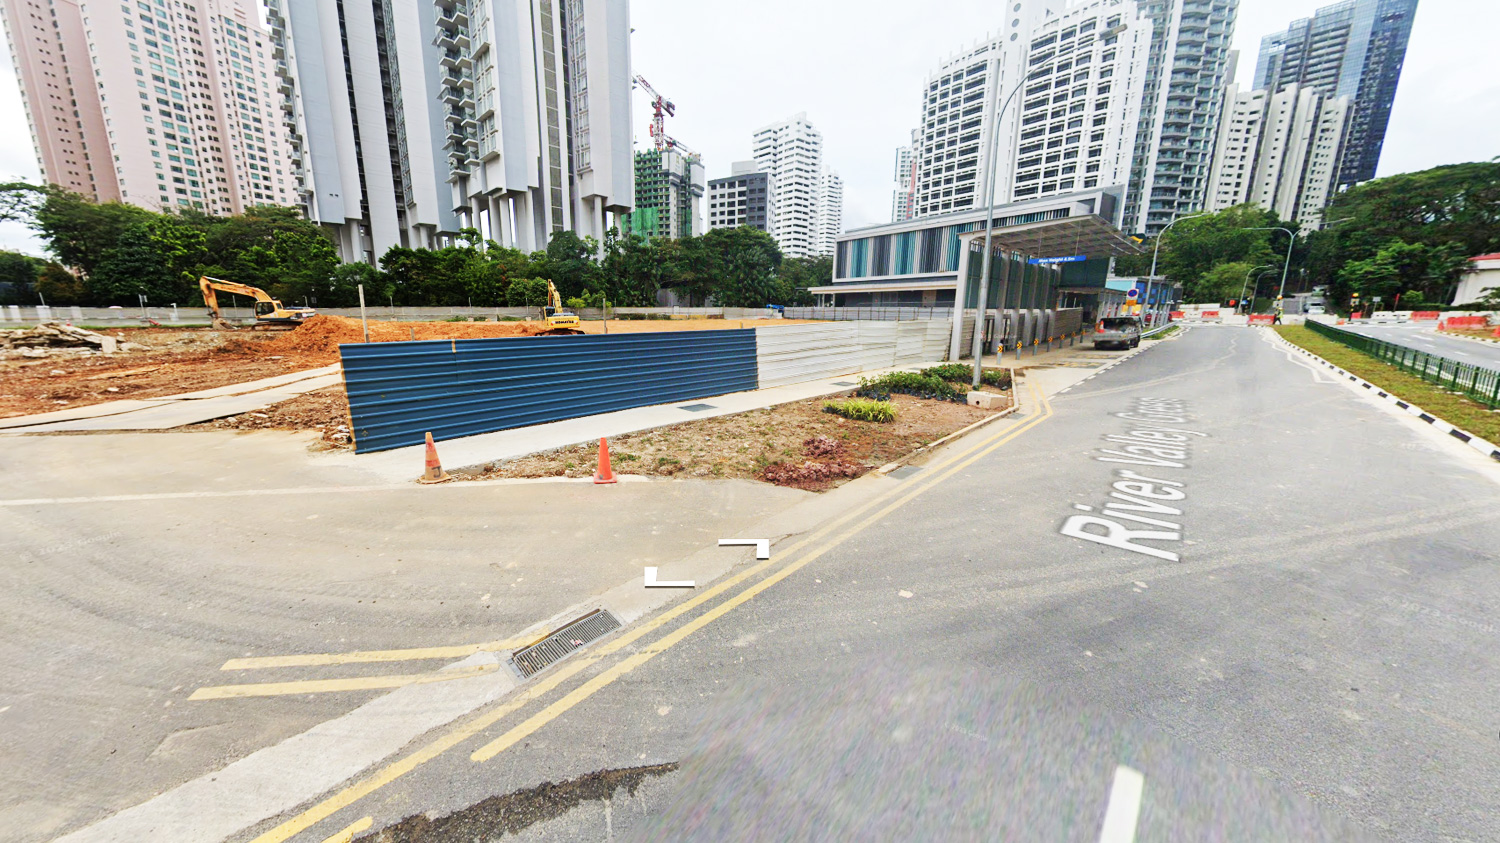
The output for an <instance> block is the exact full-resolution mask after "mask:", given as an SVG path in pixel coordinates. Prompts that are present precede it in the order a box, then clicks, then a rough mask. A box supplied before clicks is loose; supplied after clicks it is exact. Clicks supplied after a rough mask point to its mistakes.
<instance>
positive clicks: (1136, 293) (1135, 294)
mask: <svg viewBox="0 0 1500 843" xmlns="http://www.w3.org/2000/svg"><path fill="white" fill-rule="evenodd" d="M1140 297H1141V291H1140V289H1139V288H1137V287H1131V288H1130V292H1128V293H1126V294H1125V298H1127V299H1138V298H1140Z"/></svg>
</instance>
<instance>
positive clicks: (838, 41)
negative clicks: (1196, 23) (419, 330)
mask: <svg viewBox="0 0 1500 843" xmlns="http://www.w3.org/2000/svg"><path fill="white" fill-rule="evenodd" d="M416 1H417V0H398V2H416ZM1327 4H1328V0H1241V2H1240V12H1239V18H1238V20H1237V22H1236V24H1235V36H1234V45H1235V47H1236V48H1237V49H1238V50H1240V52H1241V59H1240V65H1239V81H1240V82H1241V83H1242V84H1246V85H1248V83H1249V81H1250V77H1251V76H1252V75H1253V72H1254V69H1255V55H1256V52H1257V50H1258V48H1259V45H1260V39H1261V37H1262V36H1264V35H1267V34H1270V33H1272V32H1277V31H1280V30H1282V29H1285V28H1286V25H1287V24H1288V23H1289V22H1291V21H1292V20H1294V19H1296V18H1301V17H1307V16H1309V15H1311V14H1312V13H1313V11H1314V10H1315V9H1317V8H1318V7H1320V6H1324V5H1327ZM630 6H631V12H630V13H631V26H632V27H633V29H634V34H633V35H632V41H631V51H632V56H631V58H632V63H633V64H634V71H635V72H636V73H638V74H640V75H642V76H644V77H645V78H646V79H647V80H649V81H650V82H651V85H652V86H653V87H655V88H656V89H657V90H658V91H659V92H661V93H662V94H663V95H664V96H666V97H667V98H668V99H670V100H672V101H673V102H674V103H675V104H676V106H677V115H676V116H675V117H669V118H667V134H669V135H671V136H672V137H675V138H677V139H678V140H680V141H681V142H682V143H684V144H685V145H687V146H688V147H689V148H691V149H693V150H695V151H697V152H699V153H702V155H703V158H704V165H705V167H706V169H707V172H708V178H718V177H720V176H726V175H728V174H729V166H730V163H731V162H733V161H741V160H747V159H749V158H750V136H751V134H752V133H753V132H754V131H755V130H756V129H758V128H760V127H761V126H765V125H767V124H770V123H774V122H777V121H780V120H784V119H787V118H789V117H791V116H792V115H795V114H797V113H798V112H806V113H807V117H808V119H809V120H810V121H811V122H812V124H813V125H814V126H816V127H817V128H818V130H819V131H820V132H822V133H823V149H824V161H825V163H826V164H827V166H828V167H830V168H831V169H833V170H835V171H837V172H838V173H839V175H840V176H841V177H842V178H843V180H844V225H845V227H846V228H855V227H858V226H862V225H872V224H875V223H881V222H887V221H889V220H890V209H891V191H892V189H893V187H894V185H893V180H894V168H895V150H896V147H898V146H900V145H902V144H905V143H906V142H907V141H908V140H909V138H910V134H911V129H912V128H913V127H915V126H916V123H917V119H918V117H919V107H918V104H919V100H920V92H921V88H922V83H923V80H925V79H926V77H927V74H928V73H930V72H931V71H932V70H934V69H935V68H936V67H937V66H938V65H939V64H940V63H941V62H942V61H943V59H944V58H946V57H947V56H949V55H951V54H953V53H956V52H958V51H959V50H962V49H965V48H967V47H969V46H971V45H973V44H974V43H976V42H978V41H981V40H983V39H984V37H985V33H986V32H988V31H989V30H991V29H996V28H998V27H999V25H1000V20H999V17H1000V15H999V14H998V11H999V9H1000V4H999V3H997V2H995V0H756V2H754V3H736V4H730V3H726V2H723V0H710V2H705V0H633V1H632V2H631V4H630ZM1496 32H1500V2H1496V0H1421V2H1420V4H1419V6H1418V9H1417V19H1416V24H1415V26H1414V27H1413V31H1412V38H1411V43H1410V45H1409V46H1408V48H1407V53H1406V64H1405V68H1404V70H1403V72H1402V77H1401V84H1400V87H1399V89H1398V91H1397V95H1396V103H1395V106H1394V108H1393V110H1392V113H1391V123H1390V128H1389V129H1388V130H1387V133H1386V141H1385V149H1384V151H1383V153H1382V156H1381V161H1380V169H1379V172H1378V175H1381V176H1387V175H1392V174H1395V173H1403V172H1410V171H1413V170H1422V169H1426V168H1428V167H1435V166H1438V165H1440V164H1453V163H1459V162H1464V161H1487V160H1490V159H1492V158H1495V157H1496V156H1500V73H1496V72H1495V68H1496V66H1497V64H1496V59H1495V49H1496V48H1495V46H1494V33H1496ZM634 105H635V110H634V120H635V127H634V128H635V135H636V141H637V148H640V149H644V148H646V147H647V146H648V145H649V144H650V138H649V137H648V135H647V131H646V129H647V126H648V125H649V123H650V120H651V107H650V103H649V100H648V98H647V97H646V95H645V94H644V93H643V92H641V91H636V93H635V95H634ZM12 177H19V178H25V179H30V180H35V179H37V178H38V170H37V163H36V156H35V153H34V152H33V150H32V145H31V136H30V134H29V132H28V131H27V127H26V115H25V111H24V110H23V108H22V105H21V97H20V91H19V88H18V86H17V84H16V80H15V75H14V71H13V70H12V66H11V64H10V62H9V61H5V62H3V63H0V178H4V179H7V180H8V179H10V178H12ZM0 248H5V249H17V250H20V251H25V252H29V253H32V254H41V244H40V243H39V242H38V241H37V240H36V239H35V237H33V236H32V235H31V233H30V232H29V231H28V230H27V229H25V228H24V227H22V226H19V225H16V224H0Z"/></svg>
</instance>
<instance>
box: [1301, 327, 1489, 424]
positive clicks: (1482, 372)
mask: <svg viewBox="0 0 1500 843" xmlns="http://www.w3.org/2000/svg"><path fill="white" fill-rule="evenodd" d="M1307 327H1308V329H1310V330H1311V331H1312V332H1313V333H1315V334H1319V335H1321V336H1323V337H1326V338H1328V339H1330V340H1333V341H1334V342H1336V343H1339V344H1340V345H1345V346H1348V347H1349V348H1352V349H1354V350H1355V351H1359V352H1362V353H1364V354H1368V355H1369V356H1371V357H1374V358H1375V359H1376V360H1379V361H1381V362H1384V363H1389V364H1390V365H1392V366H1395V367H1396V368H1398V369H1400V370H1401V371H1403V372H1406V373H1408V374H1412V375H1416V376H1417V377H1419V378H1421V379H1422V380H1424V381H1427V382H1428V383H1432V384H1436V385H1438V386H1442V387H1446V388H1448V389H1451V390H1452V391H1454V392H1457V393H1460V394H1462V395H1464V396H1467V397H1469V398H1472V399H1474V400H1475V401H1478V402H1479V403H1481V404H1484V405H1485V406H1487V407H1489V408H1490V409H1494V408H1495V407H1500V371H1496V370H1494V369H1486V368H1484V367H1483V366H1476V365H1474V364H1473V363H1460V362H1459V361H1457V360H1452V359H1449V358H1447V357H1441V356H1439V355H1436V354H1428V353H1427V352H1425V351H1418V350H1416V349H1415V348H1407V347H1406V346H1404V345H1396V344H1395V343H1389V342H1385V341H1384V340H1377V339H1375V338H1374V337H1367V336H1364V335H1362V334H1356V333H1353V332H1351V331H1344V330H1340V329H1339V328H1335V327H1333V326H1331V325H1325V324H1323V323H1321V322H1316V321H1313V320H1308V322H1307Z"/></svg>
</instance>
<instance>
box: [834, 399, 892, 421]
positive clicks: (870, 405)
mask: <svg viewBox="0 0 1500 843" xmlns="http://www.w3.org/2000/svg"><path fill="white" fill-rule="evenodd" d="M823 412H825V413H833V414H834V415H836V416H843V417H844V418H846V419H853V420H854V421H865V422H876V423H878V424H890V423H891V422H893V421H895V420H896V408H895V407H892V406H891V405H890V402H887V401H870V400H866V399H864V398H850V399H849V400H847V401H829V402H828V403H826V404H824V405H823Z"/></svg>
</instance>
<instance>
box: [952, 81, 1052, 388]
mask: <svg viewBox="0 0 1500 843" xmlns="http://www.w3.org/2000/svg"><path fill="white" fill-rule="evenodd" d="M1022 60H1023V61H1024V57H1023V59H1022ZM1051 69H1052V66H1051V65H1044V66H1042V67H1039V68H1037V69H1035V70H1031V71H1028V72H1027V73H1026V74H1025V75H1023V76H1022V77H1021V81H1020V82H1018V83H1016V87H1015V88H1013V89H1011V92H1010V95H1009V96H1007V97H1006V98H1005V101H1004V102H1002V103H1001V104H1000V107H999V108H997V109H995V116H994V122H993V123H992V124H991V126H990V148H989V158H988V159H986V160H988V162H989V172H988V173H986V178H985V180H984V205H985V207H986V208H987V209H988V211H987V213H986V214H985V215H984V257H983V258H982V259H981V260H980V264H979V299H978V301H976V302H975V305H976V308H975V311H974V341H973V343H972V344H971V347H970V353H971V354H973V355H974V381H973V384H972V386H973V387H974V388H975V389H978V388H979V380H980V371H981V366H982V365H983V364H984V312H985V310H987V309H988V304H989V302H988V299H989V297H990V248H991V244H992V243H993V242H994V239H995V178H996V177H997V176H998V175H999V173H1000V168H999V167H998V166H996V161H995V157H996V156H997V155H998V154H999V151H998V147H999V145H1000V118H1001V116H1003V115H1004V114H1005V109H1006V108H1008V107H1010V101H1011V100H1013V99H1015V98H1016V94H1019V93H1020V92H1021V89H1022V88H1024V87H1026V83H1027V82H1029V81H1031V79H1032V78H1033V77H1035V76H1036V75H1037V74H1039V73H1043V72H1046V71H1049V70H1051ZM994 76H995V79H996V86H995V90H997V91H998V90H999V89H1000V88H999V78H1000V66H999V60H998V59H997V60H996V64H995V70H994ZM962 286H964V287H967V286H968V284H967V279H965V284H964V285H962ZM957 292H958V290H957V287H955V288H954V294H955V296H956V295H957ZM1000 305H1001V308H1002V309H1004V306H1005V300H1004V296H1003V295H1002V297H1001V301H1000ZM963 312H964V307H963V302H961V301H958V300H957V299H956V298H955V299H954V302H953V313H954V314H955V316H956V318H957V320H958V323H957V325H956V326H955V327H954V330H955V331H956V332H962V330H963V327H962V326H963ZM997 330H998V326H997ZM955 362H956V361H955Z"/></svg>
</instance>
